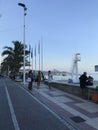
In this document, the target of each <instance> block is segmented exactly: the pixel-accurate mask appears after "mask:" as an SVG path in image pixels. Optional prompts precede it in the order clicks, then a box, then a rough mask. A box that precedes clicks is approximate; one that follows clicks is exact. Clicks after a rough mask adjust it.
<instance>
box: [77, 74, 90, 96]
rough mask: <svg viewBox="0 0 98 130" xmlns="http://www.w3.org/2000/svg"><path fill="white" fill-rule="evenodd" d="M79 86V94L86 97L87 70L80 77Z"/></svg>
mask: <svg viewBox="0 0 98 130" xmlns="http://www.w3.org/2000/svg"><path fill="white" fill-rule="evenodd" d="M79 80H80V88H81V96H82V97H83V98H86V96H87V87H86V86H87V81H88V77H87V72H84V73H83V74H82V75H81V76H80V77H79Z"/></svg>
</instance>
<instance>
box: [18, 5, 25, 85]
mask: <svg viewBox="0 0 98 130" xmlns="http://www.w3.org/2000/svg"><path fill="white" fill-rule="evenodd" d="M18 5H19V6H21V7H23V9H24V31H23V42H24V51H23V83H24V84H25V16H26V12H25V11H26V10H27V8H26V6H25V4H23V3H18Z"/></svg>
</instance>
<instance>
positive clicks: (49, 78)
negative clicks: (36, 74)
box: [48, 70, 53, 89]
mask: <svg viewBox="0 0 98 130" xmlns="http://www.w3.org/2000/svg"><path fill="white" fill-rule="evenodd" d="M52 80H53V76H52V73H51V71H50V70H49V71H48V86H49V89H51V82H52Z"/></svg>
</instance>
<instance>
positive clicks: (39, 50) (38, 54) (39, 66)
mask: <svg viewBox="0 0 98 130" xmlns="http://www.w3.org/2000/svg"><path fill="white" fill-rule="evenodd" d="M38 55H39V70H40V40H39V43H38Z"/></svg>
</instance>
